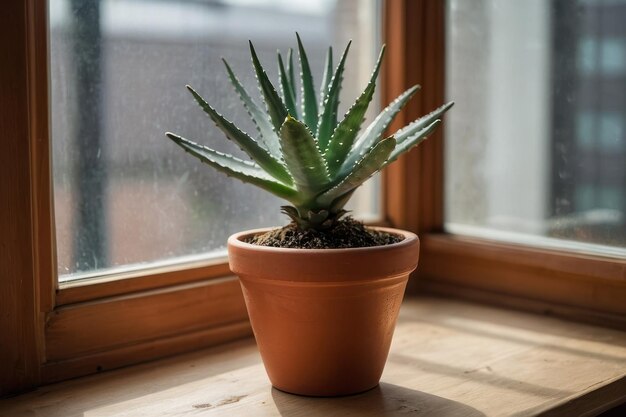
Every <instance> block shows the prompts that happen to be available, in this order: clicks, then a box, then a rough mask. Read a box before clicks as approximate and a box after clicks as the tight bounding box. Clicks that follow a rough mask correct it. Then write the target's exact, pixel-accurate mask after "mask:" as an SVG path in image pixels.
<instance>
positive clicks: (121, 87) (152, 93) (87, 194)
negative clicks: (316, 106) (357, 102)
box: [49, 0, 380, 282]
mask: <svg viewBox="0 0 626 417" xmlns="http://www.w3.org/2000/svg"><path fill="white" fill-rule="evenodd" d="M49 4H50V29H49V30H50V59H51V62H50V76H51V112H52V114H51V122H52V145H53V146H52V150H53V155H52V156H53V167H54V172H53V174H54V175H53V178H54V196H55V213H56V218H55V220H56V223H55V226H56V237H57V245H56V247H57V256H58V271H59V280H60V281H61V282H65V281H70V280H77V279H81V278H90V277H91V278H93V277H97V276H102V275H103V274H105V273H109V274H110V273H111V272H117V271H124V270H128V269H129V268H130V269H134V270H139V269H140V268H142V267H146V266H151V265H149V264H150V263H153V264H154V262H159V264H161V265H163V264H172V263H174V262H181V261H184V260H187V261H190V260H198V259H206V258H207V256H208V257H213V258H221V259H224V256H225V243H226V239H227V238H228V236H229V235H230V234H232V233H234V232H236V231H240V230H246V229H253V228H258V227H268V226H274V225H278V224H286V222H287V220H288V218H287V217H286V216H284V215H282V214H281V213H280V211H279V209H278V208H279V207H280V205H282V204H284V203H283V202H281V201H279V199H278V198H275V197H273V196H271V195H269V194H267V193H266V192H264V191H261V190H259V189H257V188H256V187H252V186H250V185H247V184H243V183H241V182H239V181H235V180H233V179H231V178H227V177H226V176H224V175H223V174H221V173H219V172H216V171H215V170H213V169H210V168H207V167H204V166H202V165H201V164H200V163H198V162H197V161H196V160H194V159H191V158H190V157H189V156H188V155H186V154H185V153H183V152H180V149H178V148H176V147H175V146H173V145H172V143H171V142H169V141H168V140H167V139H166V138H165V136H164V132H165V131H168V130H169V131H174V132H179V133H181V134H183V135H184V136H185V137H189V138H193V139H194V140H196V141H198V142H200V143H203V144H207V145H209V146H210V147H212V148H214V149H218V150H221V151H225V152H229V153H234V154H236V155H238V154H239V153H241V151H240V150H239V149H237V147H236V146H235V145H234V144H232V143H230V142H228V141H227V140H226V139H225V138H224V136H223V135H222V133H221V132H220V131H219V130H218V129H216V128H214V125H213V123H211V121H210V120H209V119H208V118H206V117H205V116H204V114H203V113H202V111H201V110H200V109H199V108H198V106H197V105H196V104H195V102H194V100H193V99H192V98H191V96H190V95H189V94H187V91H186V90H185V88H184V86H185V84H190V85H192V86H193V87H194V88H195V89H196V90H198V91H199V92H200V93H201V94H202V95H203V96H204V97H206V98H207V100H208V101H209V102H210V103H211V104H213V105H214V106H215V107H216V108H217V109H218V110H219V111H220V112H222V113H223V114H225V115H226V117H228V118H229V119H231V120H233V121H234V122H235V124H237V125H238V126H242V127H243V128H244V130H245V131H247V132H250V133H253V132H255V126H254V125H253V124H252V122H251V120H250V118H249V117H248V115H247V113H246V111H245V109H244V108H243V106H242V105H241V103H240V101H239V98H238V96H236V94H235V93H234V92H233V88H232V86H231V84H230V83H229V82H228V77H227V75H226V72H225V69H224V65H223V63H222V61H221V59H220V57H224V58H225V59H227V60H228V61H229V63H230V66H231V67H232V69H233V71H234V72H235V73H236V74H237V76H238V78H239V79H240V80H241V81H242V82H243V84H244V86H245V87H246V89H247V91H249V92H250V93H251V94H253V95H254V93H256V92H257V90H258V87H257V86H256V79H255V77H254V73H253V71H252V65H251V62H250V58H249V52H248V45H247V40H248V39H251V40H252V41H253V42H254V43H255V44H256V49H257V52H258V54H259V56H260V58H261V60H262V61H263V62H264V64H265V66H266V68H267V69H268V71H269V72H270V77H271V79H274V80H276V79H277V69H276V64H275V62H276V49H279V50H281V51H282V54H283V56H285V57H286V53H287V49H288V48H291V47H294V46H295V32H296V30H299V31H300V35H301V36H302V38H303V42H304V43H305V45H306V48H307V50H308V51H309V59H310V64H311V67H312V68H313V70H314V71H315V73H314V77H315V79H316V80H317V82H318V83H319V82H320V80H321V77H322V70H323V66H324V59H325V55H326V49H327V47H328V45H333V46H334V47H335V50H334V52H335V54H334V55H335V56H334V58H335V62H337V60H338V58H339V55H340V53H341V51H342V48H343V46H344V44H345V43H346V42H347V40H348V39H351V38H354V39H355V42H354V43H353V46H352V48H351V51H350V56H349V60H348V61H349V62H348V64H347V73H346V74H345V77H344V82H343V97H345V98H344V101H343V102H342V108H341V109H340V111H345V110H347V107H348V106H349V105H350V104H351V103H352V101H353V99H354V98H356V97H357V96H358V94H359V93H360V91H361V89H362V88H363V86H364V85H365V84H366V83H367V80H368V78H369V75H370V71H371V68H372V67H373V65H374V60H375V58H376V55H377V49H378V44H379V39H378V38H379V36H378V33H377V31H376V30H375V28H376V27H377V22H376V19H375V15H376V7H377V6H376V2H375V1H373V0H368V1H365V2H358V5H357V2H354V1H344V0H342V1H338V0H318V1H290V2H272V1H267V0H255V1H238V0H224V1H195V0H167V1H166V0H139V1H136V0H88V1H85V0H81V1H76V0H58V1H52V2H49ZM357 8H358V9H357ZM357 10H358V13H357ZM364 28H372V29H373V30H368V31H366V30H364ZM295 59H296V60H297V55H295ZM276 85H278V83H276ZM375 107H376V106H372V108H371V109H370V112H372V111H375V110H376V109H375ZM243 157H244V158H246V157H245V155H244V156H243ZM378 200H379V192H378V186H377V185H376V182H370V183H369V184H368V186H366V187H364V188H362V189H361V190H360V193H359V194H358V195H357V196H355V198H354V199H353V201H352V202H351V203H352V206H351V207H349V208H350V209H352V210H354V211H355V213H357V214H358V215H360V216H361V217H362V218H368V219H375V218H377V217H378V216H379V215H380V210H379V205H380V204H379V201H378ZM222 262H223V261H222Z"/></svg>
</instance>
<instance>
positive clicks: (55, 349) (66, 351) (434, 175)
mask: <svg viewBox="0 0 626 417" xmlns="http://www.w3.org/2000/svg"><path fill="white" fill-rule="evenodd" d="M6 3H7V4H5V5H4V6H3V14H2V17H1V18H0V51H2V52H0V53H2V54H5V55H3V62H11V63H12V65H10V66H9V65H2V66H1V67H0V132H2V144H3V145H4V150H3V152H2V153H0V210H1V211H0V213H2V216H0V230H2V232H3V241H2V246H1V250H0V300H2V301H1V302H0V303H1V304H0V335H1V336H0V337H1V341H2V343H1V344H0V369H2V370H3V371H2V372H0V395H3V394H7V393H15V392H20V391H23V390H26V389H29V388H32V387H36V386H38V385H41V384H45V383H50V382H54V381H59V380H63V379H67V378H72V377H76V376H80V375H86V374H90V373H94V372H98V371H100V370H105V369H112V368H116V367H120V366H124V365H129V364H134V363H138V362H142V361H146V360H150V359H154V358H158V357H163V356H166V355H172V354H176V353H180V352H185V351H189V350H192V349H198V348H201V347H206V346H210V345H213V344H217V343H223V342H226V341H230V340H234V339H236V338H241V337H247V336H249V335H251V331H250V326H249V323H248V319H247V314H246V310H245V306H244V303H243V299H242V296H241V290H240V288H239V284H238V282H237V280H236V279H235V278H234V277H231V276H229V271H228V266H227V264H226V263H225V262H224V261H221V262H220V261H217V262H216V261H211V262H208V261H207V262H199V263H196V264H193V265H189V264H187V265H177V266H172V267H167V268H154V269H151V270H144V271H140V272H135V273H128V274H125V275H124V276H123V278H127V279H122V280H120V279H113V278H122V277H121V276H115V277H107V278H102V279H94V280H91V281H89V282H87V283H85V282H80V283H70V284H67V285H64V286H63V288H61V289H59V288H57V285H56V254H55V252H54V240H55V239H54V228H53V224H54V223H53V215H54V213H53V204H52V187H51V171H50V140H49V133H50V132H49V111H48V100H49V98H48V72H47V68H48V45H47V11H46V5H47V0H9V1H7V2H6ZM444 3H445V2H443V1H440V0H421V1H415V0H391V1H386V2H385V3H384V10H383V19H384V25H383V34H384V39H385V41H386V43H387V44H388V56H387V60H386V64H385V68H384V70H383V76H382V83H381V84H382V101H383V102H389V101H391V100H392V99H393V98H395V97H396V96H397V95H398V94H400V93H401V92H402V91H404V90H405V89H406V88H408V87H409V86H411V85H414V84H420V85H422V90H421V92H420V93H419V94H418V97H416V98H415V99H413V100H412V102H411V103H410V104H409V105H408V106H407V108H406V109H405V111H403V112H402V113H401V114H400V115H399V116H398V118H397V120H396V121H395V122H394V125H393V126H392V127H391V129H392V130H393V129H394V128H397V127H399V126H400V125H403V124H405V123H406V122H409V121H411V120H413V119H415V118H416V117H417V116H418V115H420V114H424V113H426V112H428V111H430V110H432V109H434V108H435V107H437V106H438V105H440V104H441V103H442V102H443V101H444V98H445V97H444V76H445V73H444V68H445V67H444V47H445V43H444V29H445V28H444V21H445V19H444V12H445V10H444ZM5 60H6V61H5ZM442 136H443V134H442V131H441V130H439V131H438V132H437V133H436V134H434V135H433V138H431V139H429V140H428V141H427V142H426V143H425V144H424V145H422V146H420V147H419V148H418V149H417V150H414V151H412V152H411V153H409V154H408V155H406V156H405V157H403V158H401V159H400V160H399V161H398V162H396V163H394V164H392V165H391V166H390V167H388V168H387V170H386V171H385V172H384V173H383V195H384V197H383V212H384V213H385V220H384V221H383V224H386V225H391V226H394V227H399V228H404V229H407V230H411V231H415V232H417V233H419V234H420V237H421V239H422V250H421V261H420V267H419V268H418V273H417V278H418V279H414V280H412V281H413V283H414V285H413V290H416V289H425V290H428V291H432V292H437V293H443V294H447V295H455V296H463V297H470V298H474V299H478V300H481V301H487V302H496V303H497V302H501V303H505V304H507V305H513V306H517V307H520V308H525V309H532V310H539V311H544V312H545V311H551V312H554V313H556V314H563V315H567V316H571V317H576V318H578V319H584V320H596V321H601V322H602V323H604V324H606V323H611V324H614V325H616V326H619V327H621V328H626V327H625V326H624V319H623V317H624V315H625V313H626V303H624V302H623V301H624V300H626V277H625V276H626V261H625V260H616V259H611V258H605V257H601V256H589V255H584V256H583V255H576V254H572V253H568V252H564V251H554V250H543V249H535V248H529V247H523V246H516V245H512V244H505V243H497V242H491V241H487V240H481V239H473V238H464V237H459V236H454V235H449V234H446V233H444V231H443V146H444V143H443V137H442Z"/></svg>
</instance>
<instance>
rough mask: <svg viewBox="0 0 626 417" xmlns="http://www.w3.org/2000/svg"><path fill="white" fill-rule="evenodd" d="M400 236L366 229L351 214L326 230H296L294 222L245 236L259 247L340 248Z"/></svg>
mask: <svg viewBox="0 0 626 417" xmlns="http://www.w3.org/2000/svg"><path fill="white" fill-rule="evenodd" d="M401 240H403V237H402V236H399V235H394V234H391V233H386V232H380V231H377V230H374V229H370V228H369V227H366V226H365V225H363V223H361V222H359V221H357V220H354V219H353V218H352V217H347V218H345V219H342V220H339V221H338V222H337V225H336V226H335V227H334V228H332V229H329V230H324V231H318V230H315V229H309V230H300V229H298V227H297V226H296V224H295V223H290V224H288V225H287V226H285V227H282V228H280V229H274V230H270V231H269V232H266V233H263V234H261V235H256V236H253V237H251V238H249V239H248V240H247V241H246V242H247V243H252V244H255V245H260V246H271V247H274V248H294V249H341V248H362V247H368V246H382V245H390V244H392V243H397V242H400V241H401Z"/></svg>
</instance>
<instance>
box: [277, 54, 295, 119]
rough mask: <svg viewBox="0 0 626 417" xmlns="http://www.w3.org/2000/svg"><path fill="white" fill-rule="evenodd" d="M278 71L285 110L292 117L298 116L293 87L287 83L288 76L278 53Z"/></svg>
mask: <svg viewBox="0 0 626 417" xmlns="http://www.w3.org/2000/svg"><path fill="white" fill-rule="evenodd" d="M278 73H279V76H280V87H281V89H282V92H283V98H284V100H285V106H286V107H287V111H288V112H289V114H291V115H292V116H293V117H296V118H297V117H298V110H297V108H296V96H295V93H294V89H293V87H292V86H291V84H290V83H289V76H288V75H287V72H286V71H285V66H284V64H283V57H282V56H281V55H280V52H279V53H278Z"/></svg>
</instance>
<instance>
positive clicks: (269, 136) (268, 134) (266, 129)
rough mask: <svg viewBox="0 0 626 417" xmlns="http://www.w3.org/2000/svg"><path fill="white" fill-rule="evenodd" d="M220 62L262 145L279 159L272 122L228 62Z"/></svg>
mask: <svg viewBox="0 0 626 417" xmlns="http://www.w3.org/2000/svg"><path fill="white" fill-rule="evenodd" d="M222 61H224V65H225V66H226V72H228V77H229V78H230V82H231V83H232V84H233V87H235V91H237V94H239V98H241V101H242V102H243V105H244V107H245V108H246V110H247V111H248V114H249V115H250V118H252V121H253V122H254V124H255V125H256V127H257V130H258V131H259V134H260V135H261V138H262V140H263V143H264V144H265V147H266V148H267V149H268V150H269V151H270V153H271V154H272V156H273V157H274V158H276V159H280V158H281V156H282V155H281V153H280V143H279V142H278V134H277V133H276V131H275V130H274V127H273V126H272V122H271V121H270V119H269V118H268V116H267V113H266V112H265V111H263V110H262V109H261V108H260V107H259V106H258V105H257V104H256V103H255V102H254V100H253V99H252V97H250V95H249V94H248V92H247V91H246V90H245V88H244V87H243V85H241V82H240V81H239V79H238V78H237V76H236V75H235V73H234V72H233V70H232V69H231V67H230V65H228V62H226V60H225V59H223V58H222Z"/></svg>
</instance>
